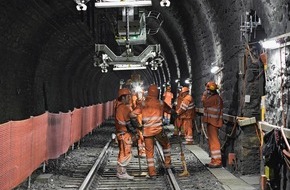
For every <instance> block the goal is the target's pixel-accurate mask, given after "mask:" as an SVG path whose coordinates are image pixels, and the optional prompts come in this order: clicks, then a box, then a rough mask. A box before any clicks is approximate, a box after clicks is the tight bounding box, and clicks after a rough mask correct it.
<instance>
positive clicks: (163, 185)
mask: <svg viewBox="0 0 290 190" xmlns="http://www.w3.org/2000/svg"><path fill="white" fill-rule="evenodd" d="M156 144H157V146H155V165H156V170H157V178H156V179H155V180H152V179H147V178H146V174H147V163H146V159H145V158H142V159H140V162H141V164H140V165H141V168H140V165H139V159H138V158H134V157H133V158H132V160H131V162H130V164H129V167H128V168H127V171H128V173H129V174H130V175H134V180H120V179H118V178H117V177H116V166H117V155H118V147H117V146H116V145H113V144H112V142H111V141H110V142H108V143H107V145H106V146H105V147H104V149H103V151H102V153H101V154H100V155H99V158H98V159H97V161H96V163H95V164H94V166H93V167H92V169H91V171H90V172H89V174H88V176H87V177H86V179H85V180H84V182H83V183H82V185H81V187H80V188H79V189H80V190H85V189H100V190H102V189H104V190H105V189H166V190H168V189H176V190H178V189H181V188H180V187H179V184H178V179H176V176H175V174H174V173H175V172H176V169H178V170H182V168H181V163H178V161H176V159H173V163H174V168H176V169H175V170H172V169H166V168H165V167H164V165H163V155H162V148H161V146H160V145H159V143H158V142H157V143H156ZM175 150H176V149H175ZM135 154H137V150H136V147H133V155H135ZM176 156H177V154H173V157H176ZM174 160H175V161H174ZM140 169H141V170H140Z"/></svg>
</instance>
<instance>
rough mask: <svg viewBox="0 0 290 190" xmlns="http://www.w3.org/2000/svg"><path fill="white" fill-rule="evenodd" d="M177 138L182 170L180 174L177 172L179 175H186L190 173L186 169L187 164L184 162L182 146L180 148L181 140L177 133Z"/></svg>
mask: <svg viewBox="0 0 290 190" xmlns="http://www.w3.org/2000/svg"><path fill="white" fill-rule="evenodd" d="M178 140H179V145H180V160H181V163H182V167H183V172H182V173H181V174H179V177H187V176H189V175H190V174H189V172H188V171H187V165H186V162H185V157H184V152H183V148H182V142H181V137H180V135H178Z"/></svg>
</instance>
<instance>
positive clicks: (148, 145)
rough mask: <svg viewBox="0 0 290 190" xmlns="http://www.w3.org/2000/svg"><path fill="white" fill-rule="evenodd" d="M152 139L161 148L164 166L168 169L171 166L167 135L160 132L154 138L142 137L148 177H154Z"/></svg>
mask: <svg viewBox="0 0 290 190" xmlns="http://www.w3.org/2000/svg"><path fill="white" fill-rule="evenodd" d="M154 138H155V139H156V140H157V141H158V142H159V143H160V145H161V146H162V149H163V155H164V159H165V166H166V167H170V165H171V152H170V143H169V140H168V137H167V135H166V134H164V133H163V132H161V133H159V134H157V135H155V136H151V137H144V141H145V151H146V159H147V165H148V174H149V176H155V175H156V169H155V164H154Z"/></svg>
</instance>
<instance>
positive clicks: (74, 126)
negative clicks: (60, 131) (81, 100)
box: [70, 108, 83, 144]
mask: <svg viewBox="0 0 290 190" xmlns="http://www.w3.org/2000/svg"><path fill="white" fill-rule="evenodd" d="M82 118H83V109H82V108H79V109H74V111H73V112H72V122H71V136H70V139H71V141H70V142H71V144H73V143H75V142H77V141H79V140H80V139H81V135H82Z"/></svg>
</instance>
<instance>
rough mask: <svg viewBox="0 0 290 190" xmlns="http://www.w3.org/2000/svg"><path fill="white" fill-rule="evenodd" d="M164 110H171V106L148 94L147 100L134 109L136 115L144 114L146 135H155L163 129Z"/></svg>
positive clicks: (144, 132)
mask: <svg viewBox="0 0 290 190" xmlns="http://www.w3.org/2000/svg"><path fill="white" fill-rule="evenodd" d="M163 111H166V112H170V107H168V106H166V104H164V103H163V101H160V100H158V99H157V98H155V97H151V96H147V97H146V99H145V101H143V102H142V103H141V104H139V105H137V108H136V109H135V110H133V114H134V115H139V114H142V123H143V127H144V128H143V136H144V137H151V136H155V135H157V134H159V133H160V132H161V131H162V117H163Z"/></svg>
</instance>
